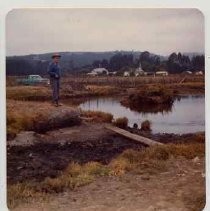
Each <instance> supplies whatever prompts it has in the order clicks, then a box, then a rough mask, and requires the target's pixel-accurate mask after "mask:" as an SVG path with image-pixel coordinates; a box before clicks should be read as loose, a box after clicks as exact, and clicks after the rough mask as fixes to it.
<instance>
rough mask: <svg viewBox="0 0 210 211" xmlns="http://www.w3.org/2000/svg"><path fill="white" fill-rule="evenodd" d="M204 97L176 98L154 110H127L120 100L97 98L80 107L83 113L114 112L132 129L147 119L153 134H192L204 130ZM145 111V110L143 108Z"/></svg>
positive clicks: (115, 115) (115, 116)
mask: <svg viewBox="0 0 210 211" xmlns="http://www.w3.org/2000/svg"><path fill="white" fill-rule="evenodd" d="M204 106H205V100H204V96H185V97H181V98H180V99H176V100H175V101H174V103H173V105H172V106H169V107H158V106H157V107H155V108H154V107H153V108H149V107H147V108H143V107H142V106H141V109H139V108H133V107H131V108H130V107H124V106H123V105H122V104H121V103H120V99H117V98H98V99H91V100H87V101H86V102H85V103H82V104H80V107H81V108H82V109H83V110H94V111H103V112H108V113H112V114H113V115H114V118H118V117H123V116H126V117H127V118H128V120H129V126H133V124H134V123H137V124H138V125H140V124H141V122H142V121H144V120H146V119H148V120H150V121H151V122H152V132H153V133H158V132H161V133H162V132H166V133H180V134H183V133H191V132H198V131H204V130H205V112H204V111H205V109H204ZM142 108H143V109H142Z"/></svg>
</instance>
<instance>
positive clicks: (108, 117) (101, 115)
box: [82, 111, 113, 123]
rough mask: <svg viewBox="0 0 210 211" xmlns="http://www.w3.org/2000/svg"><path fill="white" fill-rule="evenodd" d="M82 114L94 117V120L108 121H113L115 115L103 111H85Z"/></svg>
mask: <svg viewBox="0 0 210 211" xmlns="http://www.w3.org/2000/svg"><path fill="white" fill-rule="evenodd" d="M82 116H84V117H86V118H90V119H92V121H94V122H107V123H111V122H112V119H113V115H112V114H110V113H105V112H102V111H83V112H82Z"/></svg>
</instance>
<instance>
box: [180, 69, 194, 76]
mask: <svg viewBox="0 0 210 211" xmlns="http://www.w3.org/2000/svg"><path fill="white" fill-rule="evenodd" d="M182 74H184V75H192V72H191V71H189V70H187V71H183V72H182Z"/></svg>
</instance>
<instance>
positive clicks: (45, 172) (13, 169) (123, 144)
mask: <svg viewBox="0 0 210 211" xmlns="http://www.w3.org/2000/svg"><path fill="white" fill-rule="evenodd" d="M52 142H53V141H52ZM142 147H143V146H141V145H140V144H139V143H135V142H132V141H130V140H127V139H125V138H122V137H119V136H116V135H108V136H106V137H102V138H101V139H96V140H93V139H90V140H89V141H88V140H86V141H85V142H84V141H83V142H79V141H72V142H70V141H69V142H66V143H58V142H57V143H55V142H54V143H49V142H47V143H44V140H42V142H40V143H37V144H35V145H31V146H26V147H23V146H12V147H8V149H7V176H8V182H9V183H10V184H11V183H16V182H23V181H27V180H30V181H42V180H43V179H44V178H45V177H52V178H53V177H56V176H58V174H59V173H60V171H62V170H64V169H65V168H66V167H67V165H68V164H69V163H70V162H78V163H86V162H89V161H97V162H100V163H103V164H107V163H109V162H110V161H111V160H112V159H113V158H115V157H116V156H117V155H119V154H121V153H122V152H123V151H124V150H126V149H135V150H140V149H142Z"/></svg>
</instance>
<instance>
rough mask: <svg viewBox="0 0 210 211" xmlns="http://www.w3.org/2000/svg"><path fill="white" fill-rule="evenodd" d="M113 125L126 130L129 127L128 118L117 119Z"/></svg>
mask: <svg viewBox="0 0 210 211" xmlns="http://www.w3.org/2000/svg"><path fill="white" fill-rule="evenodd" d="M113 124H114V125H115V126H116V127H119V128H122V129H125V128H127V126H128V118H126V117H120V118H117V119H116V120H115V121H114V122H113Z"/></svg>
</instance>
